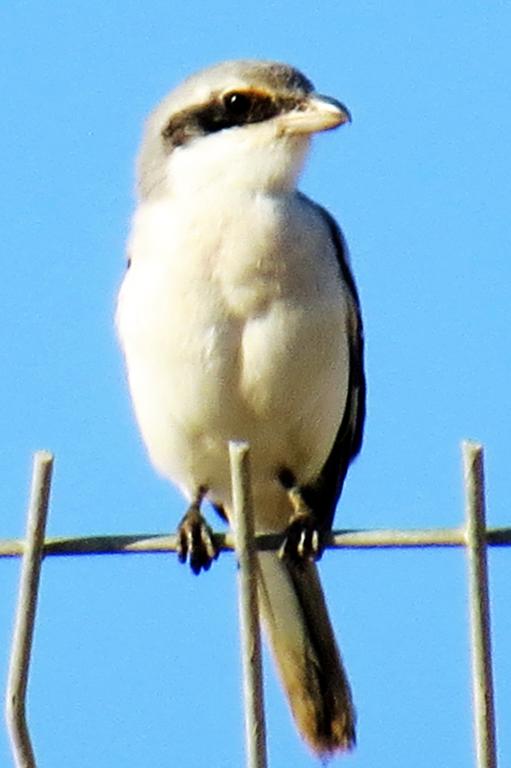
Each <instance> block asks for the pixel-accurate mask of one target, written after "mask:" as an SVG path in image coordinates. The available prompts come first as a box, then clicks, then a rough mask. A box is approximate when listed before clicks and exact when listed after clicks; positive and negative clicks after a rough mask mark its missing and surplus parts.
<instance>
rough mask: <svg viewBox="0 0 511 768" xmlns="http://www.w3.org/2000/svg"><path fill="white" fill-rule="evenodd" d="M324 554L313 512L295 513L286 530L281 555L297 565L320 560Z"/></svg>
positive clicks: (280, 550)
mask: <svg viewBox="0 0 511 768" xmlns="http://www.w3.org/2000/svg"><path fill="white" fill-rule="evenodd" d="M321 554H322V547H321V537H320V532H319V529H318V527H317V525H316V521H315V520H314V518H313V516H312V515H311V514H300V515H295V517H293V518H292V520H291V522H290V523H289V525H288V527H287V530H286V537H285V539H284V541H283V543H282V545H281V547H280V549H279V557H281V558H282V559H287V560H290V561H291V562H293V563H294V564H295V565H300V564H304V563H306V562H308V561H314V560H319V558H320V557H321Z"/></svg>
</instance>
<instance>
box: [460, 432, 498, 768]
mask: <svg viewBox="0 0 511 768" xmlns="http://www.w3.org/2000/svg"><path fill="white" fill-rule="evenodd" d="M462 451H463V468H464V483H465V515H466V545H467V556H468V578H469V595H470V635H471V651H472V688H473V706H474V736H475V747H476V758H477V766H478V768H497V748H496V735H495V705H494V699H493V675H492V657H491V629H490V597H489V584H488V564H487V551H486V546H487V541H486V511H485V500H484V465H483V448H482V446H481V445H478V444H477V443H471V442H468V441H465V442H463V443H462Z"/></svg>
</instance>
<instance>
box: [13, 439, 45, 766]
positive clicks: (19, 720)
mask: <svg viewBox="0 0 511 768" xmlns="http://www.w3.org/2000/svg"><path fill="white" fill-rule="evenodd" d="M52 469H53V456H52V455H51V454H49V453H46V452H45V451H40V452H38V453H36V454H35V456H34V465H33V471H32V488H31V493H30V503H29V510H28V520H27V532H26V539H25V546H24V554H23V560H22V565H21V577H20V587H19V594H18V605H17V610H16V619H15V624H14V633H13V639H12V650H11V658H10V663H9V672H8V676H7V697H6V705H5V717H6V721H7V730H8V733H9V736H10V739H11V745H12V753H13V758H14V765H15V766H16V768H36V761H35V756H34V751H33V749H32V744H31V742H30V735H29V732H28V727H27V720H26V707H25V702H26V694H27V684H28V672H29V667H30V653H31V650H32V638H33V634H34V623H35V614H36V606H37V594H38V589H39V576H40V572H41V562H42V558H43V547H44V532H45V528H46V519H47V516H48V503H49V498H50V485H51V475H52Z"/></svg>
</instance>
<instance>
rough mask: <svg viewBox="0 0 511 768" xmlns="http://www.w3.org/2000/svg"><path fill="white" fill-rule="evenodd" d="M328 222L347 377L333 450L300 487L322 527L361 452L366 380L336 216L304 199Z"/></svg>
mask: <svg viewBox="0 0 511 768" xmlns="http://www.w3.org/2000/svg"><path fill="white" fill-rule="evenodd" d="M306 200H307V202H308V203H310V204H311V205H313V206H314V208H315V209H316V210H317V211H318V213H319V214H320V215H321V216H322V218H323V219H324V220H325V222H326V223H327V225H328V227H329V229H330V233H331V237H332V241H333V243H334V246H335V249H336V254H337V260H338V262H339V269H340V272H341V276H342V279H343V281H344V283H345V284H346V286H347V288H348V292H349V296H350V317H349V322H348V328H347V333H348V338H349V367H350V370H349V380H348V394H347V398H346V406H345V409H344V415H343V418H342V421H341V424H340V427H339V430H338V432H337V435H336V438H335V441H334V444H333V446H332V450H331V451H330V455H329V456H328V459H327V460H326V462H325V464H324V466H323V469H322V470H321V472H320V474H319V477H318V478H317V480H316V481H315V482H314V483H311V484H310V485H308V486H306V487H304V488H302V493H303V498H304V500H305V501H306V502H307V504H308V505H309V506H310V508H311V509H312V510H313V511H314V514H315V516H316V519H317V521H318V523H319V524H320V525H321V527H322V528H323V530H325V531H327V530H330V529H331V527H332V523H333V519H334V514H335V507H336V505H337V502H338V500H339V497H340V495H341V491H342V487H343V485H344V479H345V477H346V473H347V471H348V467H349V465H350V464H351V462H352V460H353V459H354V458H355V456H356V455H357V454H358V452H359V451H360V447H361V445H362V435H363V431H364V420H365V413H366V382H365V374H364V332H363V326H362V315H361V312H360V302H359V298H358V292H357V287H356V285H355V281H354V279H353V275H352V273H351V269H350V265H349V260H348V248H347V245H346V243H345V240H344V237H343V234H342V232H341V229H340V227H339V225H338V224H337V222H336V221H335V219H334V218H333V217H332V216H331V215H330V214H329V213H328V211H326V210H325V209H324V208H322V207H321V206H319V205H317V204H316V203H314V202H313V201H312V200H309V199H308V198H306Z"/></svg>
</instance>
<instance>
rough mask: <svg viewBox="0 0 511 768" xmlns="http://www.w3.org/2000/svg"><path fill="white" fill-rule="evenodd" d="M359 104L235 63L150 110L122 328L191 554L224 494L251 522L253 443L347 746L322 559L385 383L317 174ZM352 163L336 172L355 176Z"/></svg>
mask: <svg viewBox="0 0 511 768" xmlns="http://www.w3.org/2000/svg"><path fill="white" fill-rule="evenodd" d="M350 121H351V116H350V113H349V111H348V109H347V108H346V107H345V106H344V105H343V104H342V103H341V102H340V101H337V100H336V99H334V98H331V97H328V96H324V95H321V94H320V93H318V92H316V90H315V89H314V86H313V85H312V83H311V81H310V80H309V79H308V78H307V77H306V76H305V75H304V74H302V73H301V72H300V71H299V70H298V69H296V68H295V67H293V66H290V65H288V64H285V63H281V62H274V61H266V60H233V61H224V62H221V63H219V64H215V65H213V66H211V67H209V68H207V69H204V70H202V71H200V72H198V73H196V74H193V75H191V76H189V77H188V78H187V79H186V80H184V81H183V82H181V83H180V84H179V85H177V87H175V88H174V90H172V91H171V92H170V93H169V94H168V95H167V96H166V97H165V98H164V99H163V101H162V102H161V103H160V104H159V106H157V107H156V109H155V110H154V111H153V112H152V113H151V115H150V116H149V118H148V119H147V122H146V125H145V130H144V134H143V139H142V143H141V147H140V151H139V155H138V162H137V187H136V190H137V202H136V206H135V210H134V213H133V218H132V222H131V230H130V233H129V236H128V242H127V269H126V272H125V276H124V278H123V280H122V283H121V287H120V291H119V296H118V302H117V309H116V326H117V332H118V336H119V339H120V345H121V348H122V350H123V354H124V358H125V364H126V371H127V380H128V387H129V390H130V393H131V399H132V403H133V408H134V412H135V416H136V420H137V421H138V425H139V429H140V432H141V435H142V438H143V441H144V443H145V446H146V448H147V451H148V454H149V457H150V460H151V461H152V463H153V465H154V467H155V468H156V470H157V471H158V472H159V473H161V474H162V475H163V476H165V477H166V478H168V479H169V480H170V481H171V482H172V483H173V484H174V485H175V486H176V487H177V488H178V489H179V490H180V491H181V492H182V494H183V496H184V498H185V499H186V503H187V505H188V506H187V510H186V513H185V515H184V516H183V518H182V520H181V522H180V523H179V526H178V529H177V542H178V546H177V549H178V555H179V559H180V560H181V561H182V562H186V561H188V562H189V564H190V566H191V569H192V571H193V572H194V573H199V572H200V571H201V570H207V569H208V568H209V566H210V565H211V563H212V561H213V560H214V559H215V558H216V557H217V555H218V549H217V546H216V543H215V537H214V535H213V533H212V529H211V528H210V526H209V524H208V523H207V521H206V518H205V515H204V512H203V507H204V503H205V502H209V503H210V505H211V506H212V507H213V508H214V509H215V510H216V511H217V512H218V513H219V515H220V516H221V517H222V518H223V519H224V520H225V521H226V522H227V523H228V524H229V525H230V526H231V527H233V526H234V520H233V511H232V496H231V485H230V472H229V454H228V442H229V441H231V440H240V441H246V442H248V443H249V445H250V452H251V467H252V472H251V481H252V494H253V502H254V510H255V512H254V515H255V528H256V533H258V534H263V533H270V534H282V540H283V543H282V546H281V548H280V550H279V551H278V552H277V551H260V552H258V556H257V582H258V595H259V597H258V600H259V603H260V611H261V615H262V621H263V626H264V630H265V634H266V637H267V639H268V641H269V645H270V648H271V650H272V653H273V657H274V659H275V663H276V667H277V671H278V673H279V676H280V679H281V682H282V684H283V688H284V690H285V692H286V693H287V697H288V700H289V704H290V708H291V712H292V715H293V716H294V719H295V722H296V725H297V728H298V731H299V732H300V734H301V736H302V737H303V739H304V740H305V742H306V743H307V744H308V745H309V747H310V748H311V750H312V751H313V753H315V754H317V755H318V756H320V757H321V758H325V759H327V758H329V757H331V756H333V755H335V754H336V753H342V752H346V751H348V750H350V749H352V748H353V747H354V745H355V740H356V739H355V724H356V713H355V708H354V704H353V700H352V694H351V689H350V684H349V681H348V677H347V673H346V671H345V668H344V664H343V661H342V658H341V654H340V652H339V649H338V645H337V642H336V639H335V636H334V631H333V628H332V624H331V621H330V618H329V614H328V610H327V605H326V602H325V597H324V594H323V590H322V586H321V583H320V580H319V575H318V570H317V565H316V562H315V561H316V560H317V559H319V557H320V556H321V554H322V552H323V549H324V547H325V545H326V543H327V541H328V536H329V532H330V531H331V528H332V523H333V518H334V513H335V509H336V505H337V502H338V500H339V497H340V495H341V491H342V488H343V484H344V480H345V477H346V473H347V471H348V467H349V465H350V463H351V462H352V460H353V459H354V457H355V456H356V455H357V454H358V453H359V450H360V448H361V444H362V436H363V428H364V419H365V410H366V406H365V399H366V381H365V374H364V336H363V324H362V316H361V309H360V301H359V296H358V292H357V287H356V284H355V280H354V277H353V272H352V269H351V266H350V259H349V255H348V248H347V245H346V241H345V239H344V236H343V234H342V231H341V229H340V227H339V225H338V224H337V222H336V221H335V219H334V218H333V217H332V215H331V214H330V213H329V212H327V210H326V209H325V208H323V207H321V206H320V205H319V204H318V203H316V202H314V201H312V200H311V199H309V198H308V197H307V196H306V195H305V194H304V193H302V192H301V191H300V190H299V189H298V182H299V178H300V174H301V171H302V168H303V166H304V163H305V160H306V158H307V154H308V150H309V148H310V144H311V139H312V136H313V135H314V134H316V133H320V132H323V131H328V130H331V129H334V128H337V127H338V126H341V125H343V124H345V123H348V122H350ZM338 182H339V179H336V183H338Z"/></svg>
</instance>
